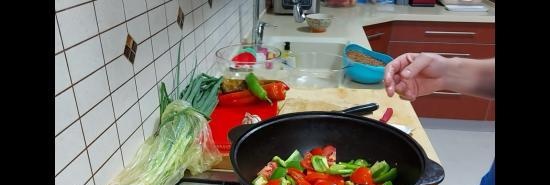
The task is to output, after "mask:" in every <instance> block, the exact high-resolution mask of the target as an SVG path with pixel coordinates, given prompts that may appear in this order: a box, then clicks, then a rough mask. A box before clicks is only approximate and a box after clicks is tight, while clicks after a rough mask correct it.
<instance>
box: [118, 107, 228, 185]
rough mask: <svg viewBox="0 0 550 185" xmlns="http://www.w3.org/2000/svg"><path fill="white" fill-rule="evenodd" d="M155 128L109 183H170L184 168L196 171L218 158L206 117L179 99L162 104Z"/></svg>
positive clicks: (174, 182) (161, 184) (175, 181)
mask: <svg viewBox="0 0 550 185" xmlns="http://www.w3.org/2000/svg"><path fill="white" fill-rule="evenodd" d="M160 120H161V121H160V123H159V129H158V132H157V133H155V134H153V135H152V136H150V137H149V138H147V140H146V141H145V143H144V144H143V145H141V146H140V149H139V150H138V153H137V154H136V156H135V158H134V160H133V161H132V162H131V163H130V164H129V165H128V166H127V167H126V168H125V169H123V170H122V171H121V172H120V173H119V174H118V175H117V176H116V177H115V178H113V179H112V180H111V181H110V183H109V184H111V185H173V184H176V183H177V182H178V181H179V180H180V179H181V178H182V177H183V176H184V173H185V171H186V170H189V171H190V172H191V174H193V175H194V174H197V173H201V172H204V171H206V170H208V169H210V168H211V167H212V166H214V165H216V164H217V163H219V162H220V161H221V154H220V152H219V151H218V150H217V148H216V147H215V145H214V142H213V139H212V135H211V131H210V127H209V126H208V121H207V120H206V118H205V117H204V115H203V114H201V113H199V112H198V111H197V110H195V109H194V108H193V107H191V105H190V104H189V103H187V102H185V101H182V100H174V101H173V102H171V103H170V104H168V106H166V109H165V111H164V112H163V114H162V116H161V119H160Z"/></svg>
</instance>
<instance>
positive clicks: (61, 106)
mask: <svg viewBox="0 0 550 185" xmlns="http://www.w3.org/2000/svg"><path fill="white" fill-rule="evenodd" d="M76 119H78V111H77V110H76V103H75V99H74V94H73V89H72V88H70V89H68V90H66V91H65V92H63V93H61V94H60V95H57V96H56V97H55V134H56V135H57V134H59V132H61V131H62V130H64V129H65V128H67V126H69V124H71V123H73V122H74V121H75V120H76Z"/></svg>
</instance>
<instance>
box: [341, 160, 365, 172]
mask: <svg viewBox="0 0 550 185" xmlns="http://www.w3.org/2000/svg"><path fill="white" fill-rule="evenodd" d="M338 164H339V165H344V166H345V167H346V169H352V170H356V169H357V168H359V167H361V166H359V165H355V164H353V163H344V162H338Z"/></svg>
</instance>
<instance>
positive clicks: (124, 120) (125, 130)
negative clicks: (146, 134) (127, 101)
mask: <svg viewBox="0 0 550 185" xmlns="http://www.w3.org/2000/svg"><path fill="white" fill-rule="evenodd" d="M140 123H141V118H140V112H139V106H138V104H135V105H134V106H133V107H131V108H130V109H129V110H128V112H126V114H124V115H123V116H122V117H120V119H118V120H117V126H118V136H119V139H120V141H121V142H124V141H126V139H128V137H130V135H131V134H132V133H133V132H134V131H135V130H136V129H137V128H138V127H139V125H140ZM142 139H143V138H142Z"/></svg>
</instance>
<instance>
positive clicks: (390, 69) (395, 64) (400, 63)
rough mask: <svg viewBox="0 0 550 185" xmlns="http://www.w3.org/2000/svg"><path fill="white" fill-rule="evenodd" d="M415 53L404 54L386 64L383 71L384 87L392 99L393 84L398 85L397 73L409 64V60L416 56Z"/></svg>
mask: <svg viewBox="0 0 550 185" xmlns="http://www.w3.org/2000/svg"><path fill="white" fill-rule="evenodd" d="M417 55H418V54H417V53H406V54H403V55H401V56H399V57H397V58H395V59H394V60H393V61H391V62H390V63H388V64H387V65H386V67H385V69H384V86H385V87H386V93H387V94H388V96H389V97H392V96H393V95H394V93H395V84H397V83H399V81H400V79H399V78H400V77H399V75H398V74H399V73H400V72H401V70H402V69H403V68H404V67H405V66H407V65H409V64H410V63H411V60H409V59H411V58H414V57H415V56H417Z"/></svg>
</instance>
